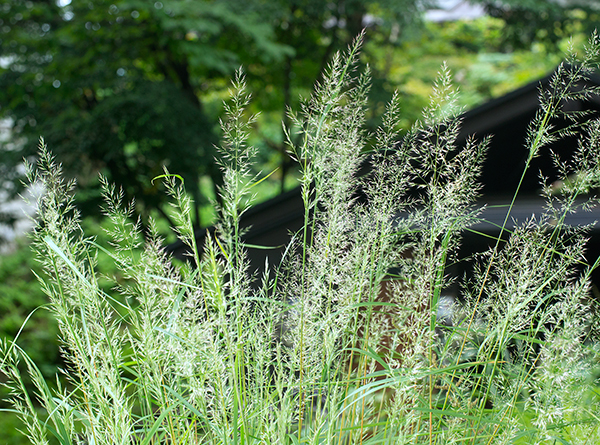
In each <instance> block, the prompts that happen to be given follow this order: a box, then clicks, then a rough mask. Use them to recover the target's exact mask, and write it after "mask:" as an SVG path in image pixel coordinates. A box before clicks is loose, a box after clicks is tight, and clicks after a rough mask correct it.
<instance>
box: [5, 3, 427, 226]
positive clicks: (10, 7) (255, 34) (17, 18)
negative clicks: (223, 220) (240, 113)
mask: <svg viewBox="0 0 600 445" xmlns="http://www.w3.org/2000/svg"><path fill="white" fill-rule="evenodd" d="M419 3H420V0H403V1H392V0H387V1H366V2H365V1H358V0H347V1H344V2H322V1H317V0H302V1H292V2H289V1H284V0H278V1H265V0H245V1H240V0H216V1H196V2H189V1H185V0H164V1H146V0H120V1H119V0H117V1H109V0H89V1H72V2H69V1H68V0H60V1H47V0H9V1H7V2H5V3H4V4H3V5H2V6H1V7H0V48H1V51H2V58H1V63H0V104H1V105H0V106H1V108H0V117H5V118H6V117H9V118H11V119H12V121H13V122H14V129H13V141H12V142H11V144H4V146H3V147H2V152H3V157H2V166H1V167H0V168H2V169H4V170H3V171H2V172H3V173H6V175H5V176H4V178H6V180H7V182H6V184H5V186H6V187H10V188H11V191H16V189H17V188H15V187H14V186H13V185H12V184H14V181H13V180H12V179H13V178H11V177H10V176H9V173H10V172H12V173H13V175H14V171H15V169H14V166H15V165H17V164H18V163H19V162H20V160H21V159H22V157H23V156H25V157H29V156H32V155H34V154H35V150H36V144H37V139H38V137H39V136H40V135H43V136H44V138H45V139H46V142H47V143H48V145H49V146H50V147H52V150H53V151H54V152H55V153H56V154H57V156H58V158H59V159H60V160H61V161H62V162H63V164H64V167H65V169H66V171H67V173H68V174H70V175H72V176H74V177H77V179H78V182H79V187H80V189H81V190H82V192H83V193H82V196H83V197H84V201H87V202H84V203H82V204H83V205H82V208H83V210H84V211H85V210H86V209H87V208H95V204H97V203H96V202H94V201H96V200H97V198H98V192H97V180H96V179H95V177H96V173H97V172H98V171H100V172H102V173H103V174H104V175H106V176H107V177H108V179H109V180H110V181H112V182H116V183H119V184H122V185H123V187H124V189H125V192H126V196H127V198H128V199H131V198H133V197H134V196H135V198H136V203H137V206H136V212H137V213H138V215H140V216H142V220H143V221H146V219H147V217H148V215H149V214H150V212H151V209H157V210H158V211H159V213H162V216H164V217H165V218H167V216H166V214H165V213H164V212H163V211H162V204H163V201H162V200H163V197H162V196H163V195H162V194H159V193H156V188H155V187H154V186H153V185H152V184H151V179H152V178H153V177H155V176H156V175H158V174H161V173H162V168H163V165H164V166H166V167H167V168H169V169H170V170H171V171H174V172H177V173H178V174H180V175H181V176H183V177H184V178H185V179H186V187H187V189H188V191H189V192H190V193H191V194H192V195H193V197H194V200H195V202H196V203H197V204H198V205H200V206H201V205H203V204H204V203H206V202H207V199H206V198H205V197H204V196H203V194H201V193H200V189H199V178H200V177H202V176H209V177H210V178H211V179H212V181H213V183H214V184H216V185H218V184H219V183H220V171H219V170H218V169H217V168H216V166H215V164H214V162H213V154H212V153H213V145H214V144H215V143H217V139H218V138H217V135H215V129H214V126H215V124H216V122H217V117H218V114H219V111H220V105H215V104H220V102H221V100H220V99H221V95H222V94H223V92H224V90H226V88H227V86H228V79H229V78H230V77H231V75H232V73H233V71H234V70H235V69H236V68H237V67H238V66H239V65H240V64H242V65H244V66H245V67H246V69H247V71H248V77H249V82H250V83H251V85H252V87H253V89H254V90H255V91H256V92H257V94H256V97H257V105H256V106H257V107H259V108H260V109H261V110H263V112H264V113H265V115H266V116H270V115H271V113H274V114H275V115H276V120H277V121H278V122H279V121H280V120H281V117H282V115H283V114H284V112H285V109H286V107H287V106H289V105H291V99H290V98H291V97H293V96H295V93H296V91H297V90H300V91H306V92H309V91H310V90H311V88H312V85H313V84H314V82H315V80H316V79H317V76H318V75H319V73H320V72H321V71H322V68H323V67H324V65H325V64H326V62H327V61H328V60H329V58H330V57H331V55H332V54H333V52H334V51H336V50H338V49H340V48H343V47H345V46H346V45H347V44H348V43H349V42H350V40H351V39H352V38H353V37H354V36H355V35H356V34H358V33H359V32H360V30H361V29H362V28H363V27H364V26H365V25H369V23H368V17H373V19H372V20H374V21H373V22H372V23H371V25H372V27H374V28H377V29H381V30H382V31H383V32H385V30H386V29H389V28H390V26H392V23H394V24H398V23H403V24H405V25H406V26H407V27H408V24H409V23H411V22H412V20H410V18H411V17H415V16H416V14H417V5H418V4H419ZM374 14H376V15H374ZM374 17H385V19H379V18H377V20H375V18H374ZM375 25H376V26H375ZM377 32H379V31H377ZM375 34H376V32H375ZM292 90H293V91H292ZM267 119H268V118H267ZM276 133H277V134H273V131H272V129H269V128H267V129H265V130H264V131H263V130H262V129H260V128H259V129H258V131H257V134H259V135H261V137H262V135H264V138H263V139H264V141H263V142H264V143H262V144H261V146H262V147H263V148H266V149H275V151H276V152H278V153H279V156H280V158H285V156H284V153H285V150H284V147H285V145H284V144H283V141H282V136H281V133H282V132H281V127H279V129H278V131H277V132H276ZM16 141H18V142H16ZM5 154H6V156H5ZM265 157H266V158H268V157H269V154H266V155H265ZM284 170H285V168H284ZM281 176H282V177H283V176H285V175H283V174H282V175H281ZM196 223H197V225H202V224H205V222H203V221H201V220H200V212H199V211H197V212H196Z"/></svg>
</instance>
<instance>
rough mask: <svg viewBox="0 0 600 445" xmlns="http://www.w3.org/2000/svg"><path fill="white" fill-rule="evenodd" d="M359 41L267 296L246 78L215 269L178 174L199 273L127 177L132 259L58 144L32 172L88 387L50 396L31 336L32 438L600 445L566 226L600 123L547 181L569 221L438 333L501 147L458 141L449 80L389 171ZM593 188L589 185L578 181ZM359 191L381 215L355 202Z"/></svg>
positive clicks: (334, 92)
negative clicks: (250, 210) (97, 224)
mask: <svg viewBox="0 0 600 445" xmlns="http://www.w3.org/2000/svg"><path fill="white" fill-rule="evenodd" d="M360 44H361V39H360V38H359V39H357V41H356V43H355V44H354V45H353V46H352V47H351V48H350V49H349V51H348V53H347V54H346V55H338V56H336V57H335V58H334V60H333V62H332V63H331V65H330V67H329V69H328V71H327V73H326V74H325V76H324V79H323V82H322V84H320V85H317V87H316V90H315V93H314V95H313V96H312V98H311V99H310V100H309V101H307V102H305V103H304V106H303V107H302V109H301V110H300V112H299V113H298V114H295V113H292V112H290V119H291V121H292V122H294V124H295V131H297V132H298V135H297V136H298V137H296V136H294V137H291V135H290V141H292V140H300V141H301V142H300V143H299V144H298V145H294V144H293V143H292V142H290V150H291V152H292V153H293V154H294V156H295V157H296V159H297V160H298V162H299V163H300V167H301V170H302V173H303V176H302V180H301V185H302V198H303V200H304V205H305V224H304V227H303V229H302V230H301V231H300V232H298V233H296V234H294V235H293V237H292V240H291V242H290V245H289V246H288V248H287V250H286V253H285V255H284V258H283V260H282V262H281V264H278V265H276V267H275V268H274V269H273V271H272V272H267V273H266V274H265V275H264V276H263V277H262V280H261V283H262V285H261V286H260V287H259V288H258V289H256V288H255V287H253V286H252V277H251V276H250V274H249V271H248V270H249V264H248V260H247V258H246V255H245V246H244V244H243V242H242V241H241V238H240V236H241V235H242V231H241V229H240V225H239V221H240V216H241V214H242V213H243V212H244V210H245V209H246V208H247V207H248V205H249V204H248V203H249V201H250V198H251V194H252V188H253V187H254V185H256V184H257V183H258V182H260V178H257V177H250V173H249V172H250V171H251V169H250V166H251V163H252V159H253V156H254V154H255V150H254V149H253V148H252V147H250V146H248V145H247V138H248V132H249V126H250V125H251V123H252V122H253V119H254V118H253V117H247V116H246V113H245V107H246V106H247V105H248V103H249V100H250V98H249V96H248V95H247V93H246V91H245V86H244V81H243V76H242V75H241V74H238V76H237V77H236V80H235V82H234V84H233V92H232V95H233V99H232V101H231V103H230V104H228V105H227V107H226V109H227V114H228V118H227V119H226V120H225V121H224V122H223V124H222V126H223V132H224V135H225V136H224V141H223V144H222V147H221V149H220V153H221V160H220V163H221V168H222V170H223V175H224V185H223V187H222V189H221V196H222V206H221V208H220V209H219V212H220V220H219V224H218V226H217V230H216V231H215V232H211V233H210V234H209V235H208V237H207V241H206V244H205V246H204V247H203V255H200V254H199V253H198V252H199V249H198V246H196V244H195V243H196V241H195V237H194V231H193V226H192V223H191V219H190V209H191V205H190V200H189V198H188V197H187V195H186V194H185V192H184V189H183V187H182V186H181V185H180V184H179V182H178V178H177V177H176V176H174V175H170V174H169V173H168V172H166V173H165V175H164V179H165V183H166V185H167V189H168V193H169V194H170V195H171V196H172V198H173V202H174V206H173V218H174V220H175V221H176V222H177V227H176V230H177V231H178V234H179V236H180V238H181V239H182V240H183V241H184V242H186V243H187V244H188V245H189V247H190V249H191V252H193V257H192V258H191V262H190V263H189V264H181V265H174V264H172V262H171V261H170V258H168V257H167V256H166V255H165V253H164V251H163V249H162V244H163V243H162V240H161V239H160V237H159V236H158V235H157V231H156V230H155V229H154V228H153V226H152V225H151V229H150V233H149V234H146V233H145V234H144V235H143V234H142V232H141V230H140V228H139V227H138V225H137V224H136V223H135V222H133V221H131V220H130V219H129V216H130V215H131V213H132V212H131V208H130V207H129V206H127V205H125V204H124V203H123V202H122V194H121V193H120V192H119V191H118V190H116V189H115V188H114V187H113V186H111V185H109V184H107V183H106V181H104V180H103V181H102V182H103V184H104V196H105V200H106V205H105V209H104V211H105V213H106V215H107V216H108V217H109V218H110V219H111V221H112V225H111V226H110V227H108V228H107V231H108V233H109V235H110V237H111V242H110V245H109V247H105V246H101V245H100V244H99V243H98V242H97V241H96V240H95V239H93V238H86V237H85V236H84V235H83V234H82V231H81V226H80V222H79V217H78V214H77V211H76V209H75V208H74V207H73V189H74V184H65V183H64V182H63V180H62V178H61V173H60V165H59V164H57V163H56V162H55V161H54V159H53V158H52V156H51V155H50V154H49V152H48V150H47V149H46V147H45V146H44V144H43V142H42V143H41V149H40V161H39V163H38V166H37V168H33V167H32V168H30V179H31V181H32V182H37V181H41V182H42V183H43V184H44V186H45V190H46V193H45V194H44V195H43V196H42V197H41V199H40V203H39V209H40V210H39V214H40V223H39V225H38V227H37V229H36V231H35V235H34V240H35V249H36V251H37V253H38V256H39V259H40V261H41V262H42V263H43V265H44V270H45V273H44V276H43V279H42V288H43V290H44V292H45V293H46V295H47V296H48V297H49V299H50V303H49V304H50V307H51V310H52V312H53V313H54V315H55V317H56V319H57V320H58V324H59V328H60V338H61V342H62V345H63V351H64V352H63V354H64V358H65V361H66V362H67V363H68V368H67V375H66V377H67V379H68V381H67V382H66V384H64V385H63V384H62V383H61V381H60V380H58V383H57V388H56V389H55V390H53V389H50V388H49V387H48V386H47V384H46V382H45V381H44V379H43V376H42V374H41V373H40V372H39V370H38V368H37V367H36V365H35V363H34V362H33V361H32V360H31V359H30V358H29V356H28V355H27V353H26V351H24V350H23V349H22V348H20V347H19V346H18V344H16V343H14V342H10V341H4V342H3V343H2V348H1V350H2V362H1V368H0V369H2V372H3V373H4V374H5V376H6V378H7V379H8V384H9V386H10V387H11V388H12V390H13V394H14V397H13V406H14V409H15V410H16V411H17V412H18V413H19V414H20V416H21V419H22V420H23V423H24V425H25V428H26V431H27V434H28V435H29V438H30V440H31V442H32V443H35V444H45V443H47V438H48V437H50V436H52V437H54V438H56V439H57V440H58V442H59V443H61V444H72V443H87V444H111V445H112V444H144V445H146V444H151V443H152V444H158V443H178V444H188V443H189V444H196V443H197V444H230V443H232V444H238V443H239V444H249V443H257V444H258V443H261V444H263V443H264V444H275V443H277V444H295V443H314V444H316V443H323V444H334V443H337V444H353V443H362V444H367V443H372V444H374V443H394V444H396V443H430V444H431V443H437V444H448V443H458V442H461V443H463V442H465V443H473V444H479V443H481V444H490V443H494V444H495V443H514V442H517V443H518V442H519V441H521V442H522V443H559V442H560V443H597V442H598V441H599V440H600V430H599V429H598V424H599V422H598V421H599V418H598V415H597V413H598V412H599V411H598V408H599V407H600V406H599V405H600V398H599V396H600V394H598V392H597V390H596V389H595V386H594V385H593V382H592V381H591V380H590V379H591V377H590V376H591V372H590V371H591V369H592V367H593V365H594V364H595V363H597V360H598V352H599V351H598V350H597V332H596V328H595V325H594V323H593V321H594V320H593V319H592V312H591V311H590V309H589V307H588V306H587V303H586V302H587V301H588V299H587V297H588V294H589V287H590V274H591V272H592V271H593V270H594V269H595V268H596V267H597V265H598V264H593V265H582V258H583V249H584V245H585V231H584V230H583V229H567V228H566V227H565V226H564V225H563V224H562V221H563V217H564V215H566V214H567V213H569V212H571V211H573V210H575V209H576V207H577V206H579V205H581V204H580V198H581V196H582V194H584V193H585V192H586V191H587V190H589V189H590V188H591V187H595V186H597V185H598V182H599V180H600V171H599V165H598V159H600V123H599V122H598V121H593V122H591V123H590V124H589V125H587V126H586V128H582V136H581V144H580V146H579V149H578V151H577V154H576V157H575V159H576V163H575V164H573V165H571V164H569V165H558V166H559V167H561V169H560V171H561V172H562V175H563V176H564V178H563V179H564V184H565V186H564V187H563V188H562V189H561V192H562V194H561V195H560V196H559V195H556V194H553V193H550V188H549V187H545V190H546V192H547V193H546V195H545V196H546V197H547V199H548V201H549V206H548V213H547V215H545V216H544V217H543V218H541V219H540V220H530V221H527V222H525V223H524V224H523V225H522V226H520V227H518V228H517V229H515V230H514V231H513V232H512V233H510V236H509V239H508V241H507V242H506V244H505V245H504V246H503V247H502V248H501V245H500V237H498V240H497V242H496V244H495V246H493V247H492V248H491V249H490V250H489V251H488V252H486V253H485V254H483V255H481V256H480V257H478V258H476V259H475V261H474V264H473V276H472V278H471V279H470V280H468V281H466V282H465V283H464V284H463V286H462V290H463V292H462V293H463V295H462V298H463V299H464V301H465V303H464V307H462V308H461V309H460V310H457V311H456V316H455V319H454V320H453V323H452V324H451V325H450V326H448V323H446V322H444V321H443V320H441V319H439V318H438V316H437V309H438V305H439V304H440V301H441V300H440V297H441V293H442V290H443V289H444V288H445V287H446V286H447V284H448V281H449V280H450V278H448V277H447V276H446V275H445V269H446V266H447V265H448V264H449V263H451V262H453V261H454V260H455V256H456V250H457V247H458V245H459V242H460V237H461V233H463V231H464V230H466V229H467V228H468V227H469V226H470V225H471V224H473V223H474V222H475V221H477V219H478V215H479V210H477V209H473V204H474V200H475V198H476V197H477V193H478V190H479V186H478V183H477V180H478V175H479V172H480V169H481V163H482V160H483V159H484V156H485V150H486V145H487V140H483V141H481V142H477V141H475V140H474V139H471V140H469V141H468V143H467V146H466V147H458V146H457V144H456V140H457V135H458V132H459V128H460V119H458V118H457V114H458V110H457V107H456V97H457V95H456V92H455V91H454V90H453V88H452V85H451V81H450V75H449V73H448V71H447V69H445V68H443V69H442V71H441V73H440V78H439V80H438V81H437V83H436V85H435V89H434V96H433V97H432V100H431V104H430V106H429V107H428V108H426V109H425V110H424V112H423V118H422V121H421V122H419V123H418V124H417V125H416V126H415V128H414V129H413V131H411V132H410V133H409V134H408V135H407V136H405V137H399V135H398V133H397V126H396V122H397V121H398V118H399V110H398V102H397V98H394V99H393V100H392V102H391V103H390V104H389V106H388V109H387V113H386V115H385V116H384V119H383V125H382V127H381V128H380V129H379V130H378V132H377V134H376V135H375V136H376V141H377V143H376V147H375V150H374V151H372V152H371V153H370V154H366V153H365V151H364V148H365V141H366V139H367V137H366V135H365V133H364V131H363V129H362V124H363V122H364V119H365V107H366V98H367V95H368V91H369V76H368V72H365V73H359V74H357V73H356V65H355V61H356V55H357V53H358V50H359V47H360ZM599 48H600V44H599V42H598V38H597V36H595V35H594V36H593V37H592V39H591V41H590V45H589V48H588V51H587V53H586V55H585V58H584V59H583V60H581V61H578V63H577V64H576V63H574V62H575V60H574V59H572V60H569V63H568V64H565V65H561V66H560V67H559V69H558V70H557V72H556V74H555V76H554V78H553V81H552V90H551V91H550V92H544V93H542V94H541V96H540V100H541V104H542V107H541V111H540V113H539V114H538V115H537V116H536V118H535V119H534V121H533V122H532V124H531V127H530V132H529V136H528V138H527V141H526V146H527V148H528V150H529V151H528V153H529V157H528V163H527V165H529V162H530V161H531V159H532V158H533V157H534V156H536V155H537V154H538V153H539V150H540V149H541V148H542V147H543V146H545V145H547V144H548V143H550V142H551V141H552V140H553V139H555V138H557V137H561V136H562V135H561V134H557V133H556V132H554V131H553V127H552V121H553V119H554V118H555V117H558V116H564V113H563V111H562V108H561V104H562V103H563V102H564V101H565V100H568V99H569V98H574V97H576V96H581V95H587V94H590V93H591V91H588V90H579V89H573V88H572V86H573V85H575V84H578V85H579V84H581V83H582V81H583V80H584V79H585V77H586V76H588V75H589V74H590V73H591V72H592V69H593V68H594V66H595V65H594V63H595V61H596V60H597V58H598V51H599ZM571 130H572V129H571ZM571 133H572V132H571ZM557 159H558V158H557ZM367 162H368V163H369V164H370V168H371V170H370V173H369V174H368V175H367V176H363V177H361V176H359V175H358V171H359V169H360V168H361V167H362V166H363V165H364V164H365V163H367ZM574 173H577V181H572V180H569V178H572V177H573V174H574ZM358 190H360V191H361V193H363V194H364V195H365V196H366V197H367V198H368V199H367V202H366V203H363V202H362V201H358V200H356V194H357V191H358ZM517 193H518V190H517V192H516V194H517ZM516 194H515V196H516ZM595 199H596V198H593V197H590V198H589V199H588V200H587V201H586V202H585V205H590V204H593V203H594V202H595ZM399 215H404V216H403V217H402V218H400V217H399ZM503 231H504V230H503ZM144 236H146V237H147V238H146V239H144ZM142 244H143V245H144V247H143V251H142V253H141V254H139V253H138V247H139V246H140V245H142ZM99 251H102V252H104V253H105V254H109V255H110V257H111V258H112V261H113V262H114V264H115V265H116V266H117V267H118V268H119V269H120V271H121V274H122V276H123V277H124V280H123V281H122V282H120V283H118V284H117V287H116V291H118V297H115V296H111V295H109V294H108V293H107V292H105V291H103V290H101V287H100V286H99V284H98V282H99V277H98V274H97V273H96V264H97V258H98V252H99ZM515 266H516V267H515ZM390 271H394V274H395V275H394V277H393V278H395V279H394V280H390V278H392V277H391V272H390ZM382 289H385V292H384V291H383V290H382ZM382 297H383V298H382ZM19 363H20V364H21V365H24V366H25V367H26V369H27V372H28V373H29V375H30V377H31V379H32V380H33V382H34V384H35V386H36V391H35V393H32V392H30V391H27V389H26V387H25V386H24V384H23V377H22V374H21V373H20V372H19ZM38 404H39V405H41V407H42V412H43V413H44V414H43V415H42V414H39V410H38V409H37V406H38Z"/></svg>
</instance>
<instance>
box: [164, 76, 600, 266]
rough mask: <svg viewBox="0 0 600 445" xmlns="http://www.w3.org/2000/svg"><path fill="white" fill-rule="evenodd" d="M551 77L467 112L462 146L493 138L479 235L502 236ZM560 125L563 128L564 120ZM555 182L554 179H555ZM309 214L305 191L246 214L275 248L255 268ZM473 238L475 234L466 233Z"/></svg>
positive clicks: (585, 219)
mask: <svg viewBox="0 0 600 445" xmlns="http://www.w3.org/2000/svg"><path fill="white" fill-rule="evenodd" d="M550 77H551V74H550V75H548V76H546V77H544V78H542V79H539V80H537V81H534V82H531V83H529V84H527V85H525V86H523V87H521V88H518V89H516V90H514V91H512V92H510V93H508V94H506V95H504V96H502V97H499V98H497V99H494V100H491V101H489V102H487V103H485V104H483V105H481V106H478V107H476V108H474V109H472V110H470V111H467V112H466V113H464V114H463V116H462V120H463V122H462V129H461V133H460V136H459V143H464V141H465V140H466V139H467V137H469V136H470V135H474V136H475V137H476V138H478V139H481V138H482V137H484V136H485V135H489V134H491V135H493V137H492V140H491V143H490V146H489V149H488V153H487V156H486V160H485V162H484V166H483V170H482V175H481V182H482V184H483V190H482V199H481V204H483V203H487V204H489V205H488V206H487V207H486V209H485V211H484V212H483V213H482V218H483V219H485V222H481V223H479V224H478V225H476V226H475V227H473V229H474V230H476V231H481V232H487V233H498V227H500V226H501V225H502V223H503V222H504V218H505V216H506V209H507V208H508V203H509V202H510V199H511V198H512V196H513V194H514V192H515V190H516V187H517V184H518V181H519V178H520V176H521V174H522V172H523V169H524V166H525V161H526V159H527V156H528V152H527V149H526V147H525V145H524V143H525V139H526V134H527V128H528V126H529V123H530V122H531V120H532V119H533V118H534V116H535V113H536V112H537V110H538V108H539V99H538V94H539V89H540V88H542V89H543V88H546V87H547V86H548V84H549V81H550ZM590 82H591V83H593V84H594V85H600V77H598V76H594V77H592V78H591V80H590ZM568 106H569V107H570V108H571V109H586V110H590V111H592V112H593V114H594V115H596V116H600V98H598V97H592V98H590V99H589V100H587V101H586V102H585V103H584V102H577V103H575V102H573V103H569V104H568ZM555 124H556V125H558V126H560V125H561V122H556V123H555ZM563 124H564V123H563ZM575 147H576V141H575V140H574V139H564V140H561V141H559V142H558V143H557V144H554V145H553V146H552V149H553V150H555V151H557V152H559V153H561V155H563V154H566V155H565V156H566V157H568V156H569V154H570V153H572V152H573V150H574V148H575ZM540 170H542V171H544V172H545V173H546V172H550V171H552V170H553V167H552V161H551V158H550V156H549V152H548V151H545V152H542V153H540V156H538V157H536V158H535V159H534V160H533V162H532V164H531V166H530V169H529V170H528V172H527V174H526V176H525V179H524V181H523V184H522V187H521V189H520V194H519V196H520V198H519V199H518V200H517V202H516V203H515V206H514V207H513V211H512V213H511V217H510V218H509V220H508V225H507V228H509V229H510V228H511V227H514V223H513V219H514V220H515V221H523V220H524V219H526V218H528V217H531V216H532V215H538V216H539V215H540V214H541V211H542V209H543V201H542V200H541V198H539V176H538V173H539V171H540ZM550 179H551V180H552V177H551V176H550ZM303 215H304V209H303V204H302V199H301V196H300V188H299V187H298V188H296V189H293V190H290V191H288V192H286V193H283V194H281V195H279V196H277V197H275V198H273V199H270V200H268V201H266V202H263V203H261V204H258V205H256V206H254V207H252V208H251V209H249V210H248V211H247V212H246V213H245V215H244V216H243V217H242V221H241V225H242V227H246V228H248V231H247V233H246V235H245V237H244V238H245V241H246V243H248V244H249V245H260V246H270V247H273V249H271V250H264V249H254V248H249V249H248V252H249V256H250V261H251V263H252V264H253V266H254V267H255V268H257V269H258V270H262V268H263V266H264V263H265V258H266V256H267V255H268V256H269V262H270V263H271V264H276V263H278V261H279V259H280V256H281V253H282V250H281V248H280V247H281V246H282V245H285V244H286V243H287V241H288V240H289V238H290V236H289V235H290V232H295V231H297V230H299V229H300V228H301V227H302V223H303ZM598 220H600V209H598V208H594V209H592V211H590V212H583V211H581V212H577V213H576V214H574V215H570V216H569V217H568V219H567V222H566V223H567V224H572V225H588V224H590V223H593V222H594V221H598ZM594 229H595V230H598V231H599V232H600V226H599V225H598V224H595V225H594ZM205 233H206V232H205V231H204V230H202V231H200V232H199V233H198V245H199V246H201V245H202V243H203V241H204V236H205ZM468 236H469V234H467V235H466V237H468ZM471 236H473V235H471ZM465 243H467V244H468V241H467V240H465ZM475 244H477V243H475ZM168 250H169V251H171V252H172V253H173V254H174V255H175V256H177V257H183V256H184V253H185V251H186V247H185V246H184V245H183V244H182V243H175V244H172V245H171V246H169V247H168Z"/></svg>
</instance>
